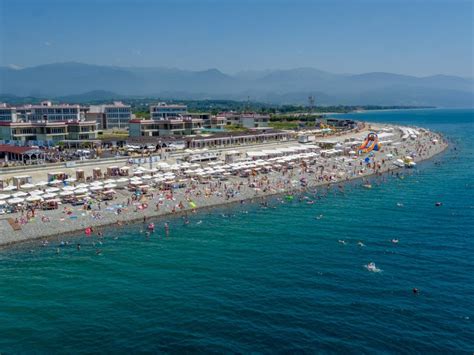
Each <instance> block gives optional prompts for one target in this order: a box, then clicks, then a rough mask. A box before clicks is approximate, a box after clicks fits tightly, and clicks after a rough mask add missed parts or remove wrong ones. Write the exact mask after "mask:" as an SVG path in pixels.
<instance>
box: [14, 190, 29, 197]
mask: <svg viewBox="0 0 474 355" xmlns="http://www.w3.org/2000/svg"><path fill="white" fill-rule="evenodd" d="M12 196H13V197H25V196H28V194H27V193H26V192H23V191H18V192H15V193H14V194H13V195H12Z"/></svg>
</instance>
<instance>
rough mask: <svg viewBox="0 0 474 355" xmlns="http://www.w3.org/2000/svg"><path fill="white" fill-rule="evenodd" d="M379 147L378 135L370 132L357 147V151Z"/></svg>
mask: <svg viewBox="0 0 474 355" xmlns="http://www.w3.org/2000/svg"><path fill="white" fill-rule="evenodd" d="M379 149H380V144H379V137H378V136H377V134H375V133H373V132H370V133H369V134H368V135H367V138H366V139H365V141H364V143H362V145H361V146H360V147H359V153H368V152H371V151H372V150H375V151H377V150H379Z"/></svg>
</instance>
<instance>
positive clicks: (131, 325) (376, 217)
mask: <svg viewBox="0 0 474 355" xmlns="http://www.w3.org/2000/svg"><path fill="white" fill-rule="evenodd" d="M345 117H351V118H356V119H361V120H370V121H379V122H395V123H400V124H406V125H419V126H424V127H427V128H430V129H432V130H436V131H439V132H442V133H443V134H444V135H445V136H446V137H447V138H448V139H449V141H450V148H449V150H448V151H446V152H445V153H443V154H442V155H440V156H438V157H435V158H434V159H432V160H431V161H429V162H425V163H421V164H419V165H418V167H417V168H416V169H413V170H411V171H409V172H408V171H404V172H402V173H401V175H400V176H392V175H385V176H383V177H381V178H374V179H373V181H372V182H371V183H372V189H365V188H363V187H362V186H361V182H351V183H349V184H347V185H345V187H344V188H343V189H340V188H338V187H332V188H330V189H318V190H317V191H315V190H312V191H309V192H307V193H306V194H304V195H302V196H295V197H294V198H293V200H291V201H290V200H286V199H285V200H283V201H281V200H279V199H277V198H272V199H270V201H269V203H268V206H269V207H268V208H264V207H262V206H261V205H259V204H244V205H238V206H231V207H224V208H219V209H216V210H211V211H203V212H199V213H197V214H196V215H193V216H191V217H190V223H189V224H185V223H183V220H182V219H181V218H176V219H169V220H168V222H169V224H170V232H169V235H168V236H166V234H165V232H164V229H163V222H157V230H156V232H155V233H154V234H152V235H151V236H150V238H148V239H147V238H146V235H145V233H143V229H144V227H145V226H144V225H142V224H135V225H129V226H125V227H123V228H121V229H111V228H108V229H106V230H105V237H104V240H103V241H102V244H100V243H99V241H98V239H96V238H85V237H83V236H78V237H75V238H74V237H73V238H70V237H68V238H67V239H65V238H64V240H69V241H70V242H71V244H70V245H66V246H60V241H61V240H63V238H58V239H57V240H53V241H51V242H50V244H49V245H48V246H47V247H41V246H40V243H39V242H34V243H29V244H25V245H20V246H16V247H13V248H9V249H5V250H1V251H0V352H1V353H18V352H26V353H28V352H42V353H50V352H61V353H71V352H72V353H76V352H82V353H95V352H117V351H119V352H129V351H130V352H131V351H134V352H138V351H140V352H173V353H181V352H203V353H208V352H218V353H222V352H226V353H228V352H239V353H247V352H266V353H270V352H308V353H311V352H316V351H323V352H347V351H351V352H374V351H389V352H433V351H436V352H472V351H473V350H474V332H473V329H474V239H473V238H474V233H473V232H474V155H473V154H474V112H473V110H441V109H439V110H412V111H389V112H370V113H359V114H351V115H345ZM305 196H306V198H305ZM308 200H315V201H316V202H315V203H314V204H308V203H307V202H308ZM436 202H442V206H440V207H436V206H435V203H436ZM394 239H396V240H398V243H394V242H392V240H394ZM359 242H360V243H359ZM76 243H81V246H82V247H81V250H77V249H76ZM58 247H59V253H57V248H58ZM98 249H100V251H101V252H99V253H98ZM370 262H374V263H375V264H376V267H377V268H378V269H380V272H370V271H369V270H368V269H367V268H366V265H367V264H368V263H370ZM414 288H416V289H417V290H418V293H414V292H413V289H414Z"/></svg>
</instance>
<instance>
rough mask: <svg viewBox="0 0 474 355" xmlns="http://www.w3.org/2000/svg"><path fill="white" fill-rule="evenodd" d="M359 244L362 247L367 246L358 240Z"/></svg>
mask: <svg viewBox="0 0 474 355" xmlns="http://www.w3.org/2000/svg"><path fill="white" fill-rule="evenodd" d="M357 245H358V246H360V247H365V244H364V243H362V242H358V243H357Z"/></svg>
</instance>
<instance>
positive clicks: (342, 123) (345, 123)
mask: <svg viewBox="0 0 474 355" xmlns="http://www.w3.org/2000/svg"><path fill="white" fill-rule="evenodd" d="M326 124H327V125H329V126H333V127H336V128H343V129H353V128H355V127H356V126H357V122H356V121H354V120H349V119H342V118H327V119H326Z"/></svg>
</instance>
